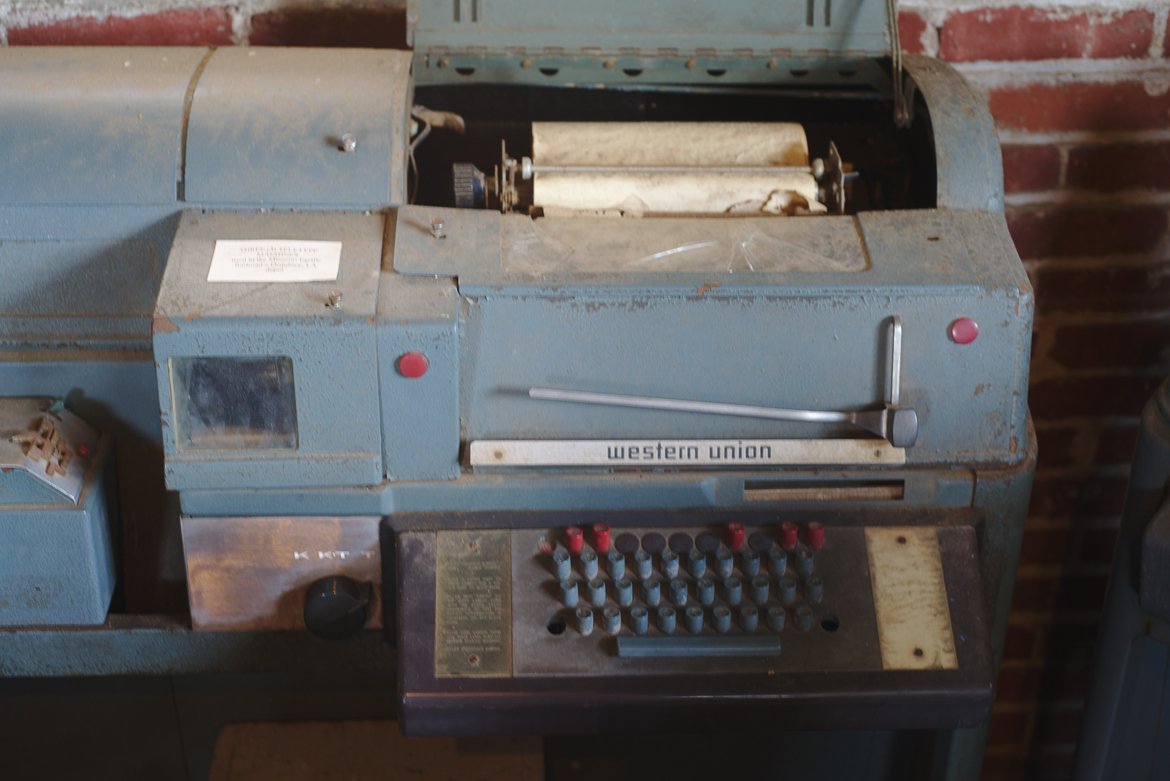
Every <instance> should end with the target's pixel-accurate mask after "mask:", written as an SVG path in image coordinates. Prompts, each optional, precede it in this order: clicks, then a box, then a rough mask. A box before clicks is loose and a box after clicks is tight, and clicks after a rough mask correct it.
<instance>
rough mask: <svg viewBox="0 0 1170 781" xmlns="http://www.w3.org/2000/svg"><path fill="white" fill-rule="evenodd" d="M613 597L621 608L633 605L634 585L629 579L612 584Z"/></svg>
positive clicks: (622, 579)
mask: <svg viewBox="0 0 1170 781" xmlns="http://www.w3.org/2000/svg"><path fill="white" fill-rule="evenodd" d="M613 592H614V597H615V598H616V600H617V603H618V604H619V605H621V606H622V607H629V606H630V605H632V604H634V584H633V583H631V582H630V579H629V578H621V579H620V580H618V581H616V582H615V583H614V584H613Z"/></svg>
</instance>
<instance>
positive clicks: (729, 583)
mask: <svg viewBox="0 0 1170 781" xmlns="http://www.w3.org/2000/svg"><path fill="white" fill-rule="evenodd" d="M723 595H724V598H725V599H727V604H729V605H731V606H732V607H735V606H736V605H738V604H739V603H740V602H742V601H743V581H741V580H740V579H739V578H736V577H730V578H728V579H727V580H725V581H723Z"/></svg>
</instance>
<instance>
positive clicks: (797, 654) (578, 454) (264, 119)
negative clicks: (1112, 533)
mask: <svg viewBox="0 0 1170 781" xmlns="http://www.w3.org/2000/svg"><path fill="white" fill-rule="evenodd" d="M608 11H612V13H608ZM409 18H410V21H411V24H412V30H413V45H414V51H413V52H396V51H324V50H316V51H310V50H285V49H250V50H242V49H237V50H213V51H206V50H192V49H165V50H164V49H134V50H112V49H101V50H60V49H58V50H54V49H40V50H35V51H33V50H23V51H22V50H16V49H9V50H4V51H2V52H0V68H2V69H3V72H4V74H5V78H4V79H3V80H2V81H0V105H4V106H6V107H8V109H7V110H5V111H4V112H2V115H0V148H2V149H3V150H4V154H3V157H2V160H3V162H2V163H0V166H2V168H0V174H2V175H0V266H2V267H3V269H4V277H5V279H6V280H9V281H10V282H9V284H8V285H7V286H6V287H5V288H4V289H3V290H2V291H0V339H2V340H3V342H4V348H3V353H2V354H0V388H2V395H3V396H5V397H53V398H61V399H64V400H65V401H64V408H65V409H66V410H68V411H69V413H70V414H75V415H77V416H78V417H79V418H81V419H84V420H88V421H89V422H90V423H91V424H92V425H93V426H95V427H96V428H98V429H100V430H102V431H104V432H106V433H107V434H109V435H110V436H111V439H112V441H113V442H114V447H113V461H114V463H115V464H116V467H117V474H116V477H117V484H118V502H117V506H118V508H119V509H118V513H117V516H115V517H117V518H118V519H119V520H120V525H121V532H122V536H123V540H124V542H123V546H122V554H123V566H122V572H123V586H124V591H125V596H124V600H123V602H122V603H120V604H118V605H117V606H116V607H117V609H116V610H115V612H114V614H112V615H111V617H110V620H109V623H108V624H107V626H106V627H105V628H104V629H102V630H91V633H90V634H86V633H85V632H81V631H80V630H79V631H76V632H73V633H72V634H71V633H70V632H69V631H67V630H62V632H63V634H62V633H58V634H56V635H54V634H53V633H52V632H48V631H46V630H39V631H38V630H29V629H27V628H23V629H22V628H13V629H8V630H2V631H0V667H3V668H5V669H7V670H9V671H10V672H12V673H15V674H23V675H28V674H53V673H54V672H58V673H59V672H60V671H63V670H65V669H66V668H67V667H68V665H64V664H62V663H60V662H54V661H53V659H52V658H51V657H48V658H45V659H43V660H41V661H38V662H37V663H35V664H32V663H22V662H17V661H14V656H13V655H12V653H10V651H11V652H15V651H16V650H18V649H24V650H28V649H34V648H39V647H43V644H44V643H47V642H61V640H62V638H65V639H64V642H65V643H66V645H68V643H71V642H72V643H77V644H80V645H77V646H75V647H79V648H80V647H82V646H84V644H85V643H86V642H87V639H86V638H87V637H88V638H91V639H92V638H94V637H96V636H97V634H93V633H92V632H97V633H98V634H100V635H101V637H102V639H103V641H104V642H111V643H112V644H113V645H114V647H124V648H127V649H132V650H128V651H126V652H125V654H124V655H123V656H119V654H114V655H113V656H111V657H107V658H106V659H104V660H102V661H94V662H89V664H91V665H94V667H93V669H89V670H88V672H92V673H98V674H100V673H110V672H125V671H141V670H144V669H153V670H154V671H191V670H204V669H213V670H214V669H233V668H235V667H236V666H237V664H243V665H244V666H245V667H246V668H248V669H266V665H277V666H280V665H284V664H285V663H286V662H287V661H288V660H289V659H293V660H295V659H297V657H298V654H297V652H296V650H295V649H298V648H305V649H310V650H306V651H305V654H304V655H303V656H302V657H301V659H302V661H301V662H296V661H293V662H291V664H293V665H294V666H296V665H297V664H303V663H304V662H303V659H308V658H311V659H313V660H321V659H328V658H330V657H329V654H330V653H333V654H334V656H333V658H334V659H337V660H345V659H351V658H359V657H360V658H359V660H358V661H357V662H355V664H356V665H357V666H358V667H362V666H363V665H364V666H366V667H373V668H378V667H379V666H381V665H385V666H387V667H388V666H389V665H390V664H393V663H396V664H397V668H398V681H399V697H400V699H401V703H400V714H401V718H402V723H403V726H404V728H405V729H407V730H408V731H410V732H417V733H434V732H441V733H476V732H500V731H504V732H508V731H512V732H524V731H530V732H531V731H535V732H558V733H575V732H585V731H594V730H606V729H638V728H641V729H645V728H646V727H647V726H650V727H652V728H655V729H658V730H668V729H669V730H683V729H688V728H692V727H694V726H695V725H697V724H700V723H706V722H707V721H709V720H710V719H712V718H719V719H720V720H722V721H723V722H725V723H726V724H727V725H728V726H732V727H735V728H737V729H739V728H743V727H744V726H745V725H748V726H754V727H757V728H759V727H767V728H769V729H777V728H782V729H784V730H800V729H817V730H852V732H849V733H840V734H839V735H838V736H837V738H834V739H839V741H840V742H839V743H838V744H837V745H839V746H842V747H844V746H847V745H852V746H857V745H860V743H859V741H861V742H863V743H864V745H865V746H867V747H868V748H867V749H866V752H867V753H866V754H865V756H866V757H869V758H870V759H873V758H874V757H880V758H882V759H881V761H878V760H874V761H873V762H872V763H870V766H869V767H866V768H863V769H862V771H861V772H860V774H857V775H856V777H874V778H880V777H886V775H887V774H889V773H895V772H903V771H904V770H905V767H904V766H903V765H899V764H898V762H899V761H901V760H899V756H900V754H899V751H900V749H899V748H898V747H899V746H903V745H904V743H903V742H900V741H904V740H905V735H907V734H911V735H917V736H919V737H918V738H915V740H919V741H920V742H921V741H925V743H927V744H929V747H930V752H931V753H930V756H931V757H933V758H932V759H929V760H925V761H926V762H927V764H929V765H931V767H932V770H931V772H932V773H934V774H935V775H939V776H947V777H954V778H959V777H973V776H974V775H975V774H977V769H978V755H979V753H980V751H981V740H982V731H981V729H980V726H979V725H980V724H981V723H982V722H983V721H984V719H985V717H986V714H987V712H988V709H989V707H990V703H991V697H992V690H993V684H994V679H995V670H996V667H997V659H998V655H999V648H1000V646H1001V642H1002V636H1003V631H1004V628H1005V622H1006V615H1007V605H1008V601H1009V598H1010V592H1011V583H1012V578H1013V573H1014V568H1015V561H1016V556H1017V553H1018V548H1019V541H1020V534H1021V529H1022V523H1023V518H1024V513H1025V509H1026V505H1027V496H1028V491H1029V487H1030V481H1031V474H1032V469H1033V466H1034V461H1035V442H1034V436H1033V434H1032V431H1031V426H1030V422H1029V419H1028V415H1027V409H1026V388H1027V380H1028V355H1029V340H1030V330H1031V314H1032V296H1031V290H1030V288H1029V285H1028V282H1027V279H1026V277H1025V275H1024V272H1023V270H1022V268H1021V265H1020V263H1019V259H1018V257H1017V256H1016V254H1015V251H1014V249H1013V247H1012V244H1011V241H1010V238H1009V236H1008V234H1007V230H1006V226H1005V223H1004V219H1003V214H1002V176H1001V163H1000V156H999V150H998V145H997V142H996V137H995V133H994V129H993V126H992V123H991V120H990V118H989V116H988V115H987V113H986V111H985V109H984V108H983V106H982V105H981V102H980V100H979V99H978V97H977V96H976V95H975V94H974V93H973V92H972V91H971V90H970V89H969V88H968V87H966V85H964V84H963V82H962V81H961V79H960V78H959V77H958V76H957V75H956V74H955V73H954V72H953V71H951V70H950V69H949V68H947V67H946V66H944V65H942V64H940V63H938V62H935V61H933V60H929V59H925V58H920V57H905V58H903V57H901V56H900V55H899V54H898V52H897V45H896V41H895V43H894V45H893V51H894V56H893V57H892V58H891V57H890V56H889V54H890V47H891V33H892V32H893V31H894V28H893V27H892V26H891V25H890V24H889V17H888V15H887V9H886V8H885V7H884V6H882V5H881V4H877V3H871V2H861V0H853V2H844V3H840V2H839V3H834V4H832V5H831V6H830V4H829V3H827V2H824V3H822V2H818V1H817V0H809V1H808V2H807V3H783V4H775V3H756V2H750V1H749V0H743V1H742V2H731V3H724V4H722V5H721V8H720V11H719V13H717V14H715V13H711V12H709V11H707V10H705V9H704V7H701V6H687V7H686V8H685V9H677V8H672V9H663V8H660V7H659V6H658V5H647V6H636V7H630V6H628V4H623V5H621V6H618V5H617V4H613V8H612V9H602V8H598V7H597V4H596V3H593V4H589V5H588V7H586V6H584V5H582V4H574V3H553V4H547V3H546V4H543V5H537V6H533V5H532V4H529V3H520V2H502V1H501V2H495V3H492V4H490V5H485V4H482V3H475V2H470V3H469V2H459V3H456V4H455V5H454V7H452V5H451V4H450V3H422V4H420V5H418V6H412V7H411V10H410V15H409ZM666 19H669V20H670V24H665V23H664V20H666ZM613 20H620V23H616V22H614V21H613ZM894 37H895V38H896V36H894ZM810 150H812V151H810ZM821 150H823V156H819V157H818V156H815V154H816V152H820V151H821ZM20 403H21V404H26V402H20ZM29 403H31V402H29ZM176 497H177V500H178V506H177V507H176V505H175V501H174V500H175V499H176ZM7 512H8V510H7V509H6V507H4V506H2V505H0V520H3V519H4V513H7ZM20 512H21V513H23V514H24V515H25V516H29V510H28V509H27V508H22V509H21V510H20ZM26 522H27V523H29V524H37V523H38V521H37V518H36V512H35V511H34V512H33V513H32V515H31V516H30V517H27V518H26ZM4 528H7V527H6V526H4V525H2V524H0V529H4ZM180 535H181V538H182V556H181V557H180V556H179V555H178V550H179V548H178V539H179V536H180ZM7 542H8V540H7V539H5V540H0V543H5V544H6V543H7ZM38 561H39V562H41V563H38V564H37V565H36V566H42V567H43V566H57V564H58V563H59V564H60V565H61V566H66V565H65V563H64V562H63V561H61V562H56V561H51V560H50V561H49V562H48V563H44V560H38ZM29 566H30V567H31V566H33V565H32V564H30V565H29ZM184 587H185V588H184ZM107 598H108V594H107ZM176 602H178V603H179V609H180V610H183V611H189V615H190V625H191V628H190V629H184V628H176V627H174V626H170V627H169V628H167V630H166V631H165V632H164V633H162V634H158V633H156V634H155V635H151V634H150V631H148V630H149V629H150V626H148V624H149V621H148V620H147V619H146V618H145V616H148V615H151V614H159V613H168V612H174V610H175V607H176ZM3 615H4V614H3V613H0V619H2V618H3ZM136 616H137V617H142V618H136ZM136 621H139V622H144V621H145V622H147V623H146V624H141V623H139V624H136V623H135V622H136ZM6 623H8V624H9V625H12V624H22V623H26V622H24V621H22V620H15V621H6ZM378 626H381V627H382V629H383V631H384V632H385V633H386V636H387V638H388V641H389V642H390V643H391V644H392V645H393V646H394V647H395V648H396V653H394V654H393V655H392V656H391V655H389V654H387V653H386V651H385V650H384V649H379V648H378V647H377V639H376V638H377V635H375V634H374V633H373V632H371V631H365V632H363V631H362V630H363V628H365V629H367V630H368V629H370V628H371V627H378ZM131 628H133V629H135V630H137V631H129V630H130V629H131ZM306 628H308V629H310V630H312V631H313V632H314V633H316V634H318V635H321V636H344V635H350V634H353V633H357V635H358V638H357V639H354V640H350V641H343V642H341V643H340V644H338V645H336V646H334V647H333V649H334V650H333V651H329V650H328V649H323V648H322V647H320V646H319V645H314V644H310V645H305V643H306V642H310V643H312V642H314V641H312V640H311V639H310V640H309V641H306V639H305V634H306V633H305V632H304V630H305V629H306ZM50 637H52V638H53V639H52V640H50V639H49V638H50ZM240 637H254V638H257V639H256V642H257V643H261V644H263V645H262V646H260V645H253V646H250V649H251V650H250V651H248V652H242V651H241V648H240V646H239V638H240ZM361 638H365V639H364V640H362V639H361ZM370 638H374V639H373V640H371V639H370ZM261 647H263V648H269V649H275V650H272V651H271V652H268V653H265V652H262V651H260V650H258V649H260V648H261ZM185 648H187V649H191V651H190V653H187V652H185V651H184V650H183V649H185ZM215 648H223V649H232V650H231V652H230V653H227V652H225V654H224V655H221V656H217V655H216V653H215V652H214V649H215ZM149 649H160V650H159V653H154V654H153V656H152V658H153V659H155V660H157V659H159V658H162V659H166V660H168V661H167V662H165V664H163V665H162V667H161V668H159V667H157V666H156V667H154V668H150V667H149V665H148V666H145V667H144V666H143V662H142V657H143V656H144V655H149V654H148V650H149ZM280 649H283V650H280ZM289 649H293V650H292V651H290V650H289ZM150 653H153V651H150ZM371 658H373V659H374V660H375V661H373V662H372V663H371V662H370V661H369V660H370V659H371ZM340 663H342V664H344V663H345V662H344V661H341V662H340ZM153 664H156V665H157V661H156V662H154V663H153ZM70 669H72V670H74V671H76V668H70ZM940 729H942V730H946V731H944V732H941V733H940V732H937V731H936V730H940ZM859 730H860V731H862V732H858V731H859ZM905 730H913V731H916V732H910V733H907V732H905ZM783 734H784V733H781V735H782V736H783ZM833 734H837V733H833ZM859 736H863V737H859ZM923 736H925V737H923ZM776 739H777V740H781V741H783V740H785V738H783V737H779V738H776ZM788 742H789V743H791V744H792V746H793V747H792V754H791V756H793V757H795V756H797V749H796V748H795V746H796V744H797V743H799V735H798V734H797V733H792V734H791V736H790V739H788ZM786 745H787V744H786ZM916 745H918V744H916ZM919 747H920V748H921V746H919ZM916 751H917V749H916ZM836 753H837V754H838V755H839V756H837V757H836V758H834V759H833V760H832V761H837V762H853V763H855V764H856V763H857V762H859V761H860V760H859V759H858V758H857V757H858V756H860V755H854V756H852V757H851V756H850V752H849V751H841V752H836ZM822 759H823V758H822ZM867 761H868V760H867ZM853 769H854V770H857V769H858V768H856V767H854V768H853ZM851 772H852V771H851Z"/></svg>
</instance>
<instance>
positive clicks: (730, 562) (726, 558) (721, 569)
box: [715, 548, 735, 578]
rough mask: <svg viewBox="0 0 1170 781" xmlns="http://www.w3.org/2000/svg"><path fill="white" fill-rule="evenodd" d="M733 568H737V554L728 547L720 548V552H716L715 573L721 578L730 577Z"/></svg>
mask: <svg viewBox="0 0 1170 781" xmlns="http://www.w3.org/2000/svg"><path fill="white" fill-rule="evenodd" d="M733 569H735V554H734V553H732V552H731V551H729V550H728V549H727V548H720V549H719V552H718V553H716V554H715V573H716V574H717V575H719V577H720V578H729V577H731V571H732V570H733Z"/></svg>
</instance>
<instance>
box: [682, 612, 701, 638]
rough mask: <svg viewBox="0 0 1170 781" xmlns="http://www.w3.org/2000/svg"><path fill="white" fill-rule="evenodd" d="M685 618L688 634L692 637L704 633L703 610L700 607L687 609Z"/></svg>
mask: <svg viewBox="0 0 1170 781" xmlns="http://www.w3.org/2000/svg"><path fill="white" fill-rule="evenodd" d="M684 616H685V619H684V620H685V621H686V623H687V631H688V632H690V633H691V634H692V635H697V634H699V632H702V631H703V608H701V607H699V606H698V605H691V606H690V607H688V608H687V611H686V613H685V614H684Z"/></svg>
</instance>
